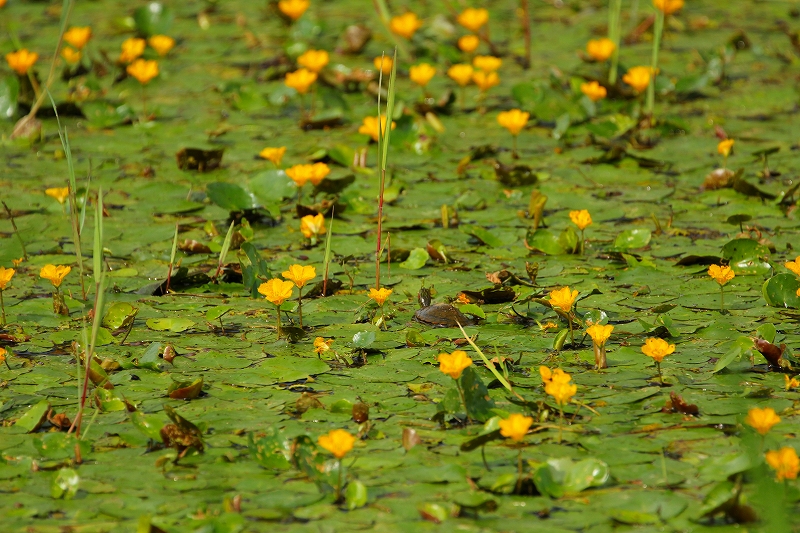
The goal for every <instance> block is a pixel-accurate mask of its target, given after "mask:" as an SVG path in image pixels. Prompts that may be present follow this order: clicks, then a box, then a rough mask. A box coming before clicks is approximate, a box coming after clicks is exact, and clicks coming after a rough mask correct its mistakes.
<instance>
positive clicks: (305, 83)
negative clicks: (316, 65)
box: [283, 68, 317, 94]
mask: <svg viewBox="0 0 800 533" xmlns="http://www.w3.org/2000/svg"><path fill="white" fill-rule="evenodd" d="M315 81H317V73H316V72H311V71H310V70H308V69H305V68H301V69H298V70H295V71H294V72H287V73H286V79H285V80H284V81H283V83H284V84H285V85H286V86H287V87H291V88H292V89H294V90H295V91H297V92H299V93H300V94H306V93H307V92H308V88H309V87H311V86H312V85H313V84H314V82H315Z"/></svg>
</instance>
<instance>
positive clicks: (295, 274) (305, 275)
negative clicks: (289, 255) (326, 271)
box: [281, 265, 317, 289]
mask: <svg viewBox="0 0 800 533" xmlns="http://www.w3.org/2000/svg"><path fill="white" fill-rule="evenodd" d="M281 276H283V277H284V278H286V279H288V280H289V281H293V282H294V284H295V285H297V288H298V289H302V288H303V287H304V286H305V284H306V283H307V282H309V281H311V280H312V279H314V278H316V277H317V269H316V268H314V267H313V266H303V265H292V266H290V267H289V270H285V271H283V272H282V273H281Z"/></svg>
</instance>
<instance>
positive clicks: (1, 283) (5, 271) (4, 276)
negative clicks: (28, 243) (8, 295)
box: [0, 266, 17, 291]
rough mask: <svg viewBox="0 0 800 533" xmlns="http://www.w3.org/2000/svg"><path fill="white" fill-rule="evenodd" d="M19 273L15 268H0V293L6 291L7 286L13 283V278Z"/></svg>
mask: <svg viewBox="0 0 800 533" xmlns="http://www.w3.org/2000/svg"><path fill="white" fill-rule="evenodd" d="M16 273H17V271H16V270H14V269H13V268H6V267H1V266H0V291H4V290H5V289H6V286H7V285H8V284H9V282H10V281H11V278H13V277H14V274H16Z"/></svg>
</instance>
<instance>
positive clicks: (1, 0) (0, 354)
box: [0, 0, 6, 363]
mask: <svg viewBox="0 0 800 533" xmlns="http://www.w3.org/2000/svg"><path fill="white" fill-rule="evenodd" d="M5 3H6V0H0V7H3V4H5ZM5 360H6V349H5V348H0V363H4V362H5Z"/></svg>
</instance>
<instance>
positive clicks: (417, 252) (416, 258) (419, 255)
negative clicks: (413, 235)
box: [399, 248, 431, 270]
mask: <svg viewBox="0 0 800 533" xmlns="http://www.w3.org/2000/svg"><path fill="white" fill-rule="evenodd" d="M430 258H431V256H430V255H428V252H426V251H425V249H424V248H414V249H413V250H411V253H410V254H408V259H406V260H405V261H403V262H402V263H400V265H399V266H400V268H405V269H407V270H419V269H420V268H422V267H424V266H425V263H427V262H428V259H430Z"/></svg>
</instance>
